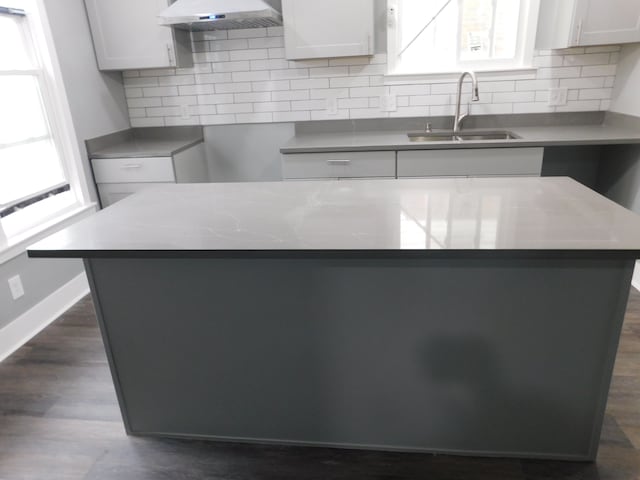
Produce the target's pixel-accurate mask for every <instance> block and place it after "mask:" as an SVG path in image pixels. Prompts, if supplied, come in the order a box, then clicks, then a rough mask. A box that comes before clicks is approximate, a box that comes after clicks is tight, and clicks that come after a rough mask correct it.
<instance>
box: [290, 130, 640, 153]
mask: <svg viewBox="0 0 640 480" xmlns="http://www.w3.org/2000/svg"><path fill="white" fill-rule="evenodd" d="M482 130H483V129H473V130H464V129H463V132H467V133H471V132H481V131H482ZM484 130H490V131H495V130H506V131H509V132H512V133H515V134H516V135H517V136H518V137H520V138H516V139H512V140H466V141H462V142H461V141H442V142H431V141H430V142H411V141H409V137H408V136H407V133H409V132H404V131H363V132H342V133H307V134H297V135H296V136H295V137H293V138H292V139H291V140H290V141H289V142H287V143H286V144H285V145H284V146H283V147H282V148H281V149H280V151H281V152H282V153H315V152H332V151H334V152H335V151H342V152H344V151H372V150H436V149H437V150H442V149H450V148H492V147H493V148H495V147H533V146H543V147H550V146H562V145H600V144H602V145H605V144H607V145H612V144H624V143H640V130H639V129H637V128H633V127H632V126H620V125H607V124H602V125H562V126H535V127H505V128H491V129H484Z"/></svg>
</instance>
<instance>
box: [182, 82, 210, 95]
mask: <svg viewBox="0 0 640 480" xmlns="http://www.w3.org/2000/svg"><path fill="white" fill-rule="evenodd" d="M213 92H214V88H213V84H211V83H207V84H204V85H185V86H180V87H178V95H180V96H182V95H185V96H189V95H205V94H208V93H213Z"/></svg>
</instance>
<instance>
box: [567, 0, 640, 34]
mask: <svg viewBox="0 0 640 480" xmlns="http://www.w3.org/2000/svg"><path fill="white" fill-rule="evenodd" d="M578 3H579V5H578V8H577V12H576V18H577V22H578V26H577V28H578V30H579V39H578V45H605V44H611V43H631V42H640V1H638V0H633V1H630V0H581V1H580V2H578Z"/></svg>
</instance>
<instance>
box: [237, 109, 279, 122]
mask: <svg viewBox="0 0 640 480" xmlns="http://www.w3.org/2000/svg"><path fill="white" fill-rule="evenodd" d="M272 121H273V113H271V112H264V113H239V114H237V115H236V122H237V123H270V122H272Z"/></svg>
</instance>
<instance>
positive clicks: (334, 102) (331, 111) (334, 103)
mask: <svg viewBox="0 0 640 480" xmlns="http://www.w3.org/2000/svg"><path fill="white" fill-rule="evenodd" d="M337 114H338V99H337V98H327V115H337Z"/></svg>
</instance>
